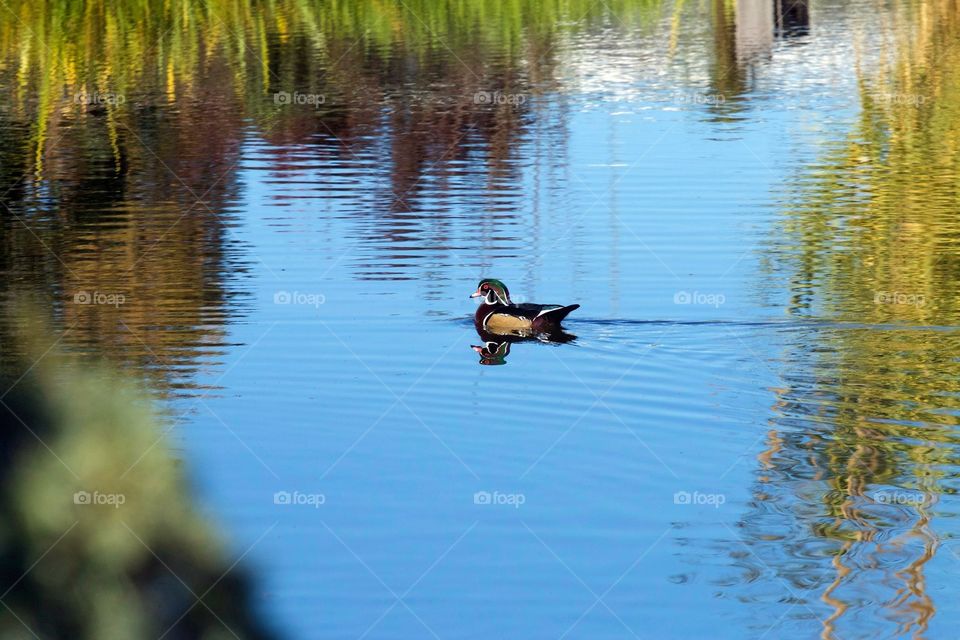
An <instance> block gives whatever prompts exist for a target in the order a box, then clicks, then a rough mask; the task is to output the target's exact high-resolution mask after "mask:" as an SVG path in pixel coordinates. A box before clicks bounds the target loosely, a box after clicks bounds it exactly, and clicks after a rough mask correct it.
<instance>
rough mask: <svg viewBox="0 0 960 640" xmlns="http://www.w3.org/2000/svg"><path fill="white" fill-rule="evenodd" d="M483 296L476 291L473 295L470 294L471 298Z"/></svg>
mask: <svg viewBox="0 0 960 640" xmlns="http://www.w3.org/2000/svg"><path fill="white" fill-rule="evenodd" d="M482 295H483V294H482V293H480V292H479V291H474V292H473V293H471V294H470V297H471V298H479V297H480V296H482Z"/></svg>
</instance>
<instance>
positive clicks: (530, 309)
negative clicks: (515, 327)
mask: <svg viewBox="0 0 960 640" xmlns="http://www.w3.org/2000/svg"><path fill="white" fill-rule="evenodd" d="M510 308H511V310H512V311H513V313H516V314H517V315H519V316H523V317H524V318H528V319H530V320H533V319H535V318H536V317H537V316H541V315H543V314H545V313H550V312H551V311H553V310H555V309H560V308H561V306H560V305H559V304H533V303H532V302H524V303H522V304H515V305H512V306H511V307H510Z"/></svg>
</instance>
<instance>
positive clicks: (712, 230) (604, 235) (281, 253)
mask: <svg viewBox="0 0 960 640" xmlns="http://www.w3.org/2000/svg"><path fill="white" fill-rule="evenodd" d="M148 4H150V3H148ZM155 4H157V7H156V12H155V14H154V15H153V18H152V19H151V20H150V21H144V20H137V19H136V18H137V16H136V15H131V16H129V17H125V16H115V15H114V14H111V13H109V12H107V11H106V10H105V9H103V8H102V7H101V6H100V5H99V4H96V3H95V4H94V5H93V8H91V9H90V10H88V11H86V12H85V13H83V14H82V15H73V14H71V11H75V10H76V9H70V8H63V7H61V6H60V5H59V4H58V5H57V8H56V9H55V10H54V9H53V8H51V7H45V8H46V9H47V11H46V13H42V12H41V9H40V8H34V7H33V6H32V5H31V4H30V3H25V2H24V3H11V6H12V12H13V13H15V14H16V15H17V17H18V19H17V20H16V21H14V20H13V19H12V18H9V17H8V19H5V22H4V24H3V29H2V32H0V52H2V54H3V59H4V64H3V66H0V90H2V91H3V96H4V101H3V102H4V104H3V108H2V109H0V119H2V120H3V127H2V130H3V133H2V135H3V136H4V145H3V151H2V152H0V158H2V160H0V192H4V193H3V196H2V198H0V199H2V202H3V205H4V208H3V215H2V229H3V232H2V233H3V236H2V237H3V240H4V242H3V249H2V250H0V265H2V267H0V268H2V270H3V272H4V278H3V283H4V286H3V287H2V295H3V299H4V301H5V302H11V301H14V300H21V299H26V298H30V299H36V298H37V297H38V296H39V297H40V299H41V300H43V302H42V304H44V305H46V306H45V307H44V308H45V309H48V310H49V316H50V318H51V320H52V321H53V322H54V324H55V326H56V327H57V335H56V336H54V338H53V339H52V340H51V342H52V341H53V340H57V341H58V344H60V345H62V346H63V347H65V348H67V349H70V350H73V351H77V352H80V353H84V354H89V355H92V356H106V357H108V358H110V359H111V360H112V361H114V362H115V363H116V365H117V366H120V367H122V368H124V370H126V371H128V372H129V374H130V376H132V377H136V378H138V379H142V380H143V382H144V384H145V385H146V386H147V387H148V388H149V389H150V390H151V391H153V392H154V393H155V394H156V396H157V398H158V403H160V405H161V406H162V407H163V409H164V411H165V413H166V415H167V419H168V429H169V431H168V435H169V437H171V438H172V439H173V442H174V445H175V447H176V449H177V452H178V455H180V456H181V457H182V459H183V460H184V463H185V464H186V465H187V468H188V469H189V471H190V474H191V477H192V478H193V480H194V482H195V486H196V487H197V491H198V494H199V496H200V500H201V503H202V504H203V505H204V508H205V509H206V510H207V511H208V512H209V513H210V514H212V516H213V517H214V518H215V519H217V520H218V521H219V522H221V523H222V524H223V525H224V527H225V529H226V531H227V533H228V535H229V539H230V541H231V543H232V547H233V548H234V549H235V553H236V556H237V557H238V558H239V557H241V556H242V557H243V562H244V563H245V564H247V565H249V566H251V567H252V568H253V569H254V570H255V571H256V572H257V575H258V577H259V579H260V583H259V589H258V595H259V596H260V605H261V607H262V611H263V613H264V615H266V616H267V617H268V619H269V620H270V621H271V622H272V624H273V625H274V626H275V628H276V629H277V630H278V631H280V632H281V633H283V634H285V635H287V636H289V637H297V638H301V637H302V638H328V637H338V638H339V637H354V638H367V637H369V638H410V637H439V638H445V639H446V638H468V637H469V638H490V637H532V638H541V637H552V638H575V637H583V638H613V637H628V638H632V637H641V638H644V637H705V636H709V637H730V638H742V637H753V638H761V637H793V636H796V637H815V636H819V637H823V638H843V639H850V638H861V637H863V638H867V637H869V638H874V637H930V638H937V637H951V634H952V633H953V630H954V629H955V628H956V626H957V624H958V622H960V610H958V607H957V604H956V602H957V598H956V592H955V587H954V584H953V581H952V576H954V575H955V574H956V572H957V569H958V564H957V563H958V562H960V556H958V551H957V549H956V547H955V542H954V538H955V536H956V535H957V533H958V532H960V529H958V526H957V524H956V522H957V516H958V515H960V504H958V502H957V501H956V499H955V498H954V497H953V496H954V495H955V491H956V489H957V485H958V475H957V471H958V463H957V460H956V455H957V446H956V445H957V439H956V434H955V425H956V424H957V416H958V415H960V388H958V386H957V382H956V380H957V379H958V374H960V364H958V361H957V355H956V354H957V353H960V351H958V347H960V335H958V333H957V327H958V324H960V323H958V315H957V302H956V301H957V300H958V299H960V297H958V295H960V290H958V285H957V278H956V277H955V275H956V269H955V268H954V267H955V266H956V265H955V262H956V258H955V256H956V255H957V251H956V247H957V241H958V239H960V226H958V225H957V223H956V220H955V213H956V210H957V204H958V202H957V193H956V167H957V157H958V155H957V151H958V149H957V140H958V139H960V137H958V136H957V135H956V133H957V131H956V122H957V118H956V117H955V116H956V110H957V108H958V107H957V105H958V104H960V96H958V95H957V86H956V83H955V78H954V75H955V74H953V73H952V70H953V69H954V68H955V67H954V65H955V64H956V63H957V62H958V60H957V56H958V55H960V54H958V53H957V52H956V51H955V50H954V49H953V48H952V47H951V43H952V42H953V41H954V40H955V39H956V37H957V35H958V29H960V16H958V15H957V10H956V8H955V6H954V4H953V3H951V2H947V1H945V0H942V1H941V0H928V1H927V2H905V3H900V4H897V5H896V6H888V5H886V4H883V5H880V4H878V3H875V2H871V1H868V0H862V1H859V0H858V1H857V2H841V1H839V0H816V1H813V2H810V3H809V4H808V3H803V2H800V3H785V2H771V3H769V6H768V3H765V2H760V1H759V0H757V1H756V2H754V1H752V0H751V1H750V2H736V3H731V2H721V1H719V0H718V1H716V2H696V3H685V2H676V3H670V2H662V3H661V2H654V1H642V0H634V1H627V0H621V1H617V2H611V3H600V4H598V5H593V3H589V2H579V1H577V2H568V3H557V2H553V1H550V0H546V1H541V2H532V1H530V2H526V1H525V2H518V3H511V4H503V3H497V2H476V3H470V4H468V5H464V6H461V5H459V4H458V3H454V2H442V1H441V2H427V1H426V0H422V1H418V2H408V3H404V2H399V3H396V4H393V3H387V4H386V5H384V4H383V3H373V2H355V3H340V2H329V3H317V4H310V5H307V4H298V3H292V2H290V3H287V2H278V3H274V4H271V5H269V6H264V7H263V8H251V7H248V6H246V5H245V4H244V3H234V2H230V1H228V0H224V1H222V2H220V1H217V2H213V1H211V2H208V3H192V2H188V3H186V4H185V5H184V8H183V11H181V12H178V13H176V14H173V13H170V11H169V9H163V8H162V7H160V5H161V4H162V3H155ZM790 5H792V6H790ZM138 10H139V9H131V11H134V12H135V11H138ZM80 32H83V33H84V34H85V35H83V36H80V35H77V34H78V33H80ZM71 34H73V36H75V38H74V39H72V38H73V36H71ZM91 34H103V35H102V36H93V35H91ZM82 38H87V40H86V41H84V40H82ZM75 42H85V43H86V45H87V46H85V47H79V46H76V45H75V44H74V43H75ZM484 277H496V278H499V279H501V280H503V281H504V282H506V283H507V284H508V285H509V287H510V290H511V293H512V294H513V295H514V297H515V298H516V299H518V300H522V301H536V302H546V303H564V304H566V303H573V302H576V303H579V304H580V305H581V308H580V309H579V310H578V311H576V312H575V313H574V314H573V315H572V316H570V319H569V321H568V322H567V323H566V328H567V330H568V331H569V332H570V333H571V334H573V335H575V336H576V339H575V340H573V341H571V342H567V343H565V344H549V343H542V342H538V341H527V342H520V343H516V344H511V345H509V352H508V353H506V349H503V350H501V351H500V352H499V353H497V354H496V357H494V358H489V359H487V360H488V362H487V365H489V364H498V365H499V366H485V365H483V364H481V356H480V355H478V354H477V353H476V352H475V351H474V350H473V349H472V348H471V346H472V345H481V344H483V341H482V339H481V337H480V336H478V335H477V333H476V331H475V329H474V326H473V323H472V320H471V316H472V314H473V311H474V309H475V307H474V306H473V303H472V301H471V300H469V299H468V298H467V296H468V295H469V294H470V293H471V292H472V291H473V290H474V289H475V287H476V283H477V281H478V280H480V279H481V278H484ZM493 348H494V350H496V349H497V346H496V345H495V346H494V347H493ZM491 361H492V362H491ZM130 464H132V465H133V464H136V461H135V460H131V461H130ZM288 499H289V501H290V502H297V501H300V502H301V504H287V503H286V501H287V500H288ZM321 503H322V504H321Z"/></svg>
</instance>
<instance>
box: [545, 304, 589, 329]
mask: <svg viewBox="0 0 960 640" xmlns="http://www.w3.org/2000/svg"><path fill="white" fill-rule="evenodd" d="M579 308H580V305H578V304H570V305H567V306H565V307H559V308H557V309H551V310H550V311H544V312H543V313H541V314H540V315H539V316H537V321H538V322H537V324H539V325H541V326H542V325H554V326H559V325H560V323H561V322H563V319H564V318H566V317H567V316H568V315H570V312H572V311H575V310H577V309H579Z"/></svg>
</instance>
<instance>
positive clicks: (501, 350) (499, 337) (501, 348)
mask: <svg viewBox="0 0 960 640" xmlns="http://www.w3.org/2000/svg"><path fill="white" fill-rule="evenodd" d="M477 335H478V336H480V339H481V340H483V344H482V345H477V344H472V345H470V348H471V349H473V350H474V351H476V352H477V353H478V354H480V364H482V365H490V366H493V365H498V364H507V356H508V355H510V346H511V345H513V344H515V343H517V342H547V343H554V344H562V343H564V342H572V341H574V340H576V339H577V336H575V335H573V334H572V333H567V332H565V331H560V330H556V331H551V332H547V333H539V334H535V335H522V334H497V333H490V332H489V331H484V330H483V328H482V327H479V326H478V327H477Z"/></svg>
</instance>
